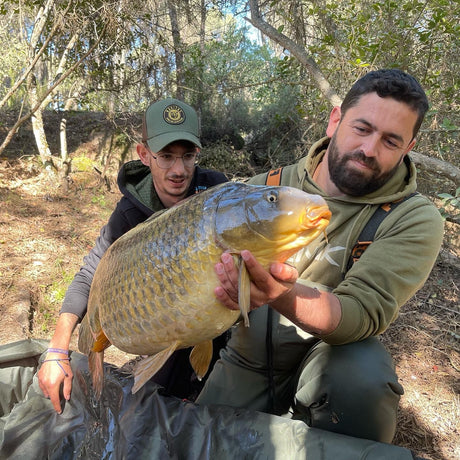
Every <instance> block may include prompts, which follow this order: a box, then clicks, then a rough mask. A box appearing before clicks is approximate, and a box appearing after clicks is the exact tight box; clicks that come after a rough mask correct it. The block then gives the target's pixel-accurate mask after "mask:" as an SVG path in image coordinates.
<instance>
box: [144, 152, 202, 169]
mask: <svg viewBox="0 0 460 460" xmlns="http://www.w3.org/2000/svg"><path fill="white" fill-rule="evenodd" d="M149 153H150V155H152V158H153V159H154V160H155V161H156V162H157V165H158V167H159V168H161V169H169V168H172V167H173V166H174V164H175V163H176V160H177V159H178V158H180V159H181V160H182V163H184V167H185V168H191V167H193V166H194V165H195V162H196V157H197V153H196V152H187V153H184V154H183V155H182V156H181V157H176V156H175V155H173V154H172V153H158V154H157V156H155V155H154V154H153V153H152V152H151V151H150V150H149Z"/></svg>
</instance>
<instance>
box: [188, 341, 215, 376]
mask: <svg viewBox="0 0 460 460" xmlns="http://www.w3.org/2000/svg"><path fill="white" fill-rule="evenodd" d="M211 359H212V340H206V342H201V343H199V344H197V345H195V346H194V347H193V350H192V352H191V353H190V364H191V365H192V367H193V370H194V371H195V374H196V376H197V377H198V380H201V379H202V378H203V377H204V376H205V375H206V372H208V369H209V364H210V362H211Z"/></svg>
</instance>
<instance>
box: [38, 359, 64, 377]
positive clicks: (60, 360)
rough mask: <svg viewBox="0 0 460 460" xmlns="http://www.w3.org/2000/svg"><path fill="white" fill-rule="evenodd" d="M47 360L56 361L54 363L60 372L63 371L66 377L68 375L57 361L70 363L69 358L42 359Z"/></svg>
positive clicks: (45, 361) (44, 361)
mask: <svg viewBox="0 0 460 460" xmlns="http://www.w3.org/2000/svg"><path fill="white" fill-rule="evenodd" d="M49 361H56V364H57V365H58V366H59V367H60V368H61V370H62V372H64V375H65V376H66V377H68V376H69V374H68V373H67V372H66V370H65V369H64V368H63V367H62V364H61V363H60V362H59V361H67V362H68V363H69V364H70V358H56V359H45V360H43V361H42V363H47V362H49Z"/></svg>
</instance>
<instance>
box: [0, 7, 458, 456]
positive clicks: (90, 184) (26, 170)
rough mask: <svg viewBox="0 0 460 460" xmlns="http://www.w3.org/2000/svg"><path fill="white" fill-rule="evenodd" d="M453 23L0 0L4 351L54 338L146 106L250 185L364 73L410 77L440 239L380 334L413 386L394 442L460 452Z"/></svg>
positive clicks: (304, 146) (413, 15)
mask: <svg viewBox="0 0 460 460" xmlns="http://www.w3.org/2000/svg"><path fill="white" fill-rule="evenodd" d="M459 17H460V3H459V2H458V1H457V0H456V1H450V0H423V1H422V0H400V1H398V2H395V1H390V0H381V1H375V0H360V1H357V0H356V1H353V0H345V1H340V2H337V1H330V0H313V1H307V0H300V1H287V0H272V1H265V2H262V1H255V0H250V1H248V2H245V1H236V0H233V1H209V0H143V1H140V0H130V1H126V0H113V1H106V0H96V1H93V0H91V1H89V0H42V1H37V0H17V1H5V0H0V45H1V49H2V54H1V55H0V82H1V84H0V199H1V201H0V206H1V208H0V228H1V229H2V234H1V235H0V256H1V258H0V299H1V300H0V302H1V303H0V314H2V328H1V329H2V332H1V334H0V343H7V342H8V341H11V340H13V339H14V338H16V337H19V338H20V337H41V338H49V337H50V335H51V333H52V331H53V327H54V323H55V319H56V316H57V312H58V310H59V307H60V303H61V301H62V298H63V295H64V293H65V289H66V287H67V286H68V284H69V282H70V280H71V278H72V276H73V274H74V273H75V271H77V270H78V267H79V265H80V263H81V259H82V257H83V256H84V255H85V253H86V252H87V251H88V248H90V247H91V246H92V244H93V243H94V240H95V238H96V236H97V234H98V230H99V228H100V227H101V226H102V225H103V224H104V223H105V221H106V219H107V217H108V215H110V212H111V210H112V209H113V206H114V203H116V201H117V199H118V198H119V192H118V190H117V188H116V185H115V181H116V173H117V171H118V169H119V167H120V165H121V164H122V163H123V162H125V161H127V160H130V159H132V158H135V157H136V154H135V144H136V142H138V141H139V139H140V123H141V116H142V112H143V110H144V109H145V107H146V106H147V105H148V104H149V103H150V102H152V101H154V100H156V99H160V98H164V97H166V96H172V97H176V98H179V99H182V100H184V101H186V102H187V103H189V104H191V105H192V106H194V107H195V108H196V109H197V111H198V113H199V116H200V119H201V125H202V140H203V147H204V148H203V152H202V154H201V158H200V163H201V164H202V165H203V166H205V167H211V168H216V169H219V170H221V171H223V172H225V173H226V174H227V175H228V176H229V177H230V178H232V179H245V178H247V177H249V176H252V175H253V174H255V173H258V172H261V171H266V170H268V169H271V168H274V167H277V166H282V165H285V164H289V163H291V162H293V161H295V160H296V159H298V158H300V157H301V156H302V155H304V154H305V153H306V152H307V150H308V148H309V146H310V145H311V143H312V142H313V141H315V140H316V139H318V138H319V137H321V136H323V135H324V130H325V127H326V123H327V119H328V115H329V112H330V110H331V108H332V106H333V105H338V104H340V100H341V97H343V96H344V94H345V92H346V91H347V89H348V88H349V87H350V86H351V84H352V83H353V82H354V81H355V80H356V79H357V78H359V77H360V76H362V75H363V74H365V73H366V72H368V71H369V70H373V69H377V68H384V67H398V68H401V69H403V70H405V71H407V72H409V73H411V74H412V75H414V76H415V77H416V78H417V79H418V80H419V81H420V82H421V84H422V85H423V86H424V88H425V89H426V91H427V94H428V97H429V100H430V103H431V106H430V110H429V113H428V115H427V118H426V120H425V122H424V124H423V126H422V129H421V132H420V135H419V139H418V143H417V145H416V152H414V153H412V154H411V156H412V158H413V160H414V161H415V162H416V165H417V167H418V170H419V189H420V191H421V192H422V193H424V194H425V195H427V196H428V197H429V198H430V199H432V201H433V202H434V203H435V204H436V206H438V208H439V210H440V212H441V214H442V215H443V216H444V218H445V219H446V233H445V241H444V244H443V248H442V251H441V254H440V256H439V259H438V261H437V263H436V265H435V268H434V270H433V273H432V275H431V276H430V278H429V280H428V282H427V283H426V285H425V287H424V288H423V289H422V290H421V291H420V292H419V293H418V294H417V295H416V296H415V297H414V299H412V300H411V301H410V302H409V303H408V304H407V305H405V306H404V307H403V309H402V311H401V315H400V317H399V318H398V320H397V321H396V322H395V323H394V325H392V326H391V327H390V329H389V330H388V331H387V332H386V333H385V334H384V336H383V340H384V341H385V343H386V344H387V346H388V347H389V348H390V349H391V351H392V353H393V356H394V357H395V360H396V364H397V366H398V372H399V375H400V378H401V380H402V383H403V385H404V386H405V389H406V395H405V397H404V398H403V402H402V410H401V414H400V428H399V430H398V434H397V437H396V440H395V442H396V443H397V444H399V445H403V446H406V447H409V448H412V449H413V450H415V451H416V452H418V453H419V454H420V455H422V456H425V458H433V459H451V458H452V459H453V458H458V457H459V456H460V446H459V420H460V402H459V378H458V377H459V369H460V357H459V356H460V355H459V348H460V347H459V338H460V332H459V281H458V280H459V279H460V262H459V260H460V259H459V257H460V242H459V232H458V224H459V209H460V201H459V200H460V196H459V195H460V188H459V186H460V169H459V168H460V160H459V142H460V141H459V127H460V111H459V88H460V81H459V76H458V72H459V55H460V49H459V48H460V47H459V38H460V27H459V21H458V19H459ZM24 308H25V310H26V314H25V315H24V312H23V310H24ZM8 324H9V325H10V328H8V327H7V325H8ZM18 325H20V328H19V329H18ZM17 331H19V332H17Z"/></svg>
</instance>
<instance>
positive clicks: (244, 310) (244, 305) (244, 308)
mask: <svg viewBox="0 0 460 460" xmlns="http://www.w3.org/2000/svg"><path fill="white" fill-rule="evenodd" d="M238 305H239V307H240V311H241V314H242V315H243V319H244V325H245V326H246V327H249V315H248V314H249V310H250V306H251V279H250V278H249V273H248V270H247V268H246V265H245V264H244V262H243V259H242V258H241V256H240V258H239V276H238Z"/></svg>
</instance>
